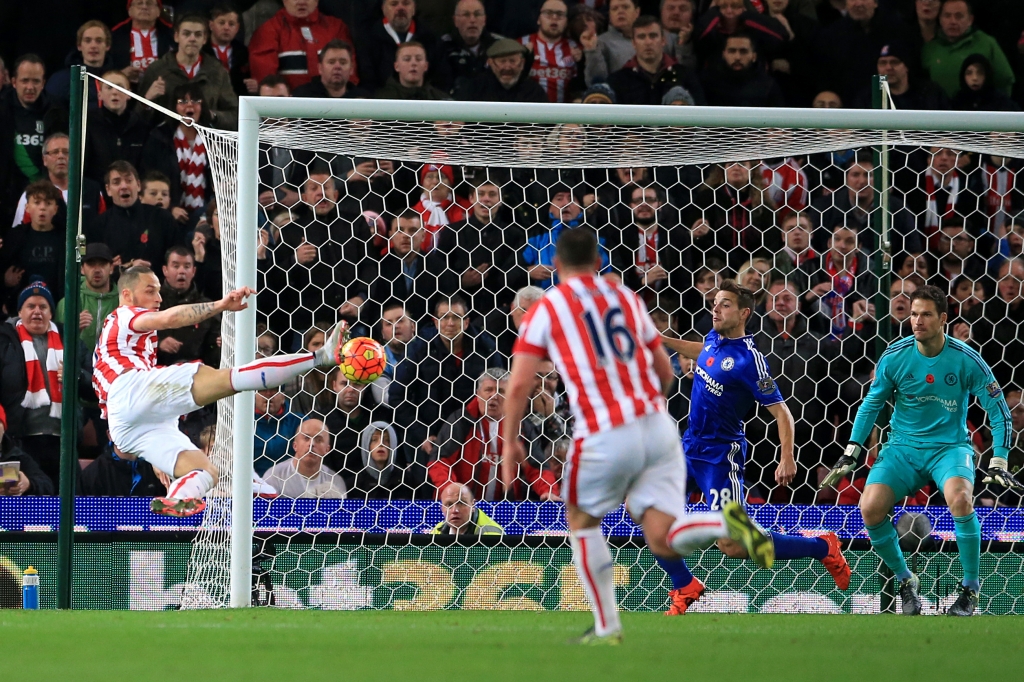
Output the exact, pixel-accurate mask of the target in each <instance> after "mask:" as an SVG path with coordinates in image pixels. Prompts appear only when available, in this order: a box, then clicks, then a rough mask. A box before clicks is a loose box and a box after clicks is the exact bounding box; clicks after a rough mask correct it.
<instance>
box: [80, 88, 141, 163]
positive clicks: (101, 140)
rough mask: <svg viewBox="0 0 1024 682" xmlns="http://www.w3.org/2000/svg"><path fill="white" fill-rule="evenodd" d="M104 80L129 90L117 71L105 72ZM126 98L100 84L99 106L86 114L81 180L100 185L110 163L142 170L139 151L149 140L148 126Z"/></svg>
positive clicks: (115, 90) (116, 90)
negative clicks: (83, 163)
mask: <svg viewBox="0 0 1024 682" xmlns="http://www.w3.org/2000/svg"><path fill="white" fill-rule="evenodd" d="M103 78H104V80H108V81H110V82H111V83H116V84H117V85H119V86H121V87H122V88H124V89H125V90H130V89H131V83H129V82H128V76H126V75H124V74H123V73H121V72H120V71H106V72H104V74H103ZM129 99H130V98H129V97H128V95H127V94H125V93H123V92H121V91H120V90H118V89H116V88H113V87H111V86H109V85H107V84H106V83H100V101H101V102H102V106H100V107H99V108H98V109H97V110H96V111H92V112H89V119H88V121H87V122H86V135H85V177H87V178H89V179H90V180H92V181H94V182H97V183H98V182H101V181H102V180H103V176H104V175H105V174H106V172H107V169H108V168H110V164H112V163H113V162H114V161H127V162H128V163H130V164H131V165H132V166H134V167H135V168H141V167H142V150H143V147H144V146H145V144H146V140H147V139H149V124H148V123H146V122H145V121H144V120H143V119H142V117H141V116H139V114H138V112H137V111H135V109H134V108H129V107H128V101H129Z"/></svg>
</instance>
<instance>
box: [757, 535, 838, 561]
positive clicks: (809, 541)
mask: <svg viewBox="0 0 1024 682" xmlns="http://www.w3.org/2000/svg"><path fill="white" fill-rule="evenodd" d="M771 536H772V541H773V542H774V543H775V558H776V559H819V560H820V559H824V558H825V555H827V554H828V543H826V542H825V541H824V540H822V539H821V538H805V537H803V536H802V535H783V534H782V533H776V532H774V531H772V532H771Z"/></svg>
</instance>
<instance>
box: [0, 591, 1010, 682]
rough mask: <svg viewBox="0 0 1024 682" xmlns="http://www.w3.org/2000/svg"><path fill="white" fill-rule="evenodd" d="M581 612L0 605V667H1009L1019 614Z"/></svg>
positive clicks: (229, 674)
mask: <svg viewBox="0 0 1024 682" xmlns="http://www.w3.org/2000/svg"><path fill="white" fill-rule="evenodd" d="M590 623H591V620H590V616H589V614H580V613H529V612H516V613H511V612H481V611H444V612H431V613H410V612H404V613H400V612H355V613H352V612H348V613H341V612H323V611H284V610H270V609H252V610H231V611H227V610H225V611H199V612H196V611H193V612H171V611H164V612H126V611H72V612H57V611H0V649H2V650H3V655H2V657H0V659H2V662H0V679H4V680H29V679H36V680H47V679H53V680H57V679H59V680H74V681H75V682H87V681H89V680H97V681H102V682H115V681H119V680H130V681H131V682H145V681H148V680H159V681H160V682H168V681H169V680H174V681H188V682H192V681H194V680H214V681H218V682H219V681H221V680H247V681H254V680H270V681H272V682H286V681H291V680H301V681H303V682H305V681H307V680H334V681H337V680H345V681H348V680H352V681H359V682H362V681H364V680H388V681H389V682H405V681H406V680H408V681H410V682H420V681H424V680H465V681H467V682H476V681H480V682H492V681H495V680H520V681H524V682H538V681H540V680H558V681H560V682H562V681H564V680H577V679H578V680H615V679H622V680H627V681H629V682H644V681H646V680H732V679H736V680H739V679H742V680H744V681H745V682H757V681H759V680H786V681H787V682H795V681H801V680H818V679H821V680H828V682H837V681H839V680H871V682H881V681H882V680H901V681H906V680H916V679H922V680H929V681H930V682H932V681H936V680H1004V679H1005V680H1009V679H1022V677H1021V676H1022V675H1024V673H1022V672H1021V671H1022V668H1021V661H1024V618H1022V617H1014V616H989V617H984V616H982V617H974V618H970V619H953V618H949V617H945V616H932V617H925V616H922V617H918V618H904V617H900V616H892V615H884V616H810V615H791V616H790V615H756V614H750V615H747V614H740V615H715V614H690V615H687V616H683V617H680V618H667V617H665V616H662V615H661V614H624V615H623V623H624V626H625V629H626V639H625V642H624V643H623V645H622V646H618V647H580V646H572V645H569V644H567V643H566V642H567V640H568V639H570V638H571V637H573V636H576V635H579V634H580V633H582V632H583V630H585V629H586V628H587V627H588V626H589V625H590Z"/></svg>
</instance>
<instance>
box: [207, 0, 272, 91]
mask: <svg viewBox="0 0 1024 682" xmlns="http://www.w3.org/2000/svg"><path fill="white" fill-rule="evenodd" d="M207 27H208V28H209V30H210V40H209V42H208V43H206V45H205V46H204V47H203V52H204V53H206V54H208V55H209V56H211V57H216V58H217V61H219V62H220V64H221V66H223V67H224V68H225V69H227V72H228V75H229V76H230V77H231V87H232V89H234V91H235V94H236V95H238V96H239V97H241V96H243V95H255V94H256V93H257V92H258V91H259V82H258V81H257V80H256V79H255V78H253V77H252V76H251V74H250V73H249V48H247V47H246V46H245V43H244V42H243V41H242V39H241V38H240V37H239V35H238V31H239V29H240V28H241V27H242V22H241V17H240V16H239V14H238V10H236V9H235V8H234V7H232V6H231V5H217V6H215V7H214V8H213V9H212V10H210V21H209V23H208V24H207Z"/></svg>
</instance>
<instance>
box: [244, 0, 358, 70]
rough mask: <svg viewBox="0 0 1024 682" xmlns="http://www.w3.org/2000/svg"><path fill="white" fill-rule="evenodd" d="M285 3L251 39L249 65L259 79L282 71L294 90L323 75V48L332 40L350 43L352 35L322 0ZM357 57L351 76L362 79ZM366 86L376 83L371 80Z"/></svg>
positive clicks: (288, 0) (286, 0)
mask: <svg viewBox="0 0 1024 682" xmlns="http://www.w3.org/2000/svg"><path fill="white" fill-rule="evenodd" d="M283 4H284V7H282V8H281V9H279V10H278V11H277V13H276V14H275V15H274V16H273V17H271V19H270V20H269V21H267V22H266V23H264V24H263V25H261V26H260V27H259V28H257V29H256V31H255V33H253V34H252V40H251V41H249V67H250V69H251V71H252V77H253V78H254V79H255V80H256V82H257V83H258V82H261V81H262V80H263V79H264V78H266V77H267V76H269V75H271V74H275V73H277V74H280V75H282V76H284V77H285V79H286V80H287V81H288V88H289V89H290V90H294V89H295V88H297V87H299V86H300V85H305V84H306V83H308V82H309V81H310V80H311V79H312V78H313V77H314V76H316V75H319V64H318V61H317V59H318V57H319V53H320V51H321V50H322V49H323V48H324V47H325V46H326V45H327V43H329V42H331V41H332V40H343V41H345V42H347V43H349V44H350V45H351V44H352V36H351V34H350V33H349V30H348V26H347V25H346V24H345V22H344V21H342V20H341V19H335V18H334V17H332V16H328V15H326V14H324V13H322V12H321V11H320V10H319V8H318V7H317V5H318V4H319V0H284V1H283ZM358 74H359V69H358V67H357V66H356V64H355V60H354V59H353V66H352V76H351V80H352V82H354V83H359V76H358ZM365 85H366V87H372V85H371V84H370V83H366V84H365Z"/></svg>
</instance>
